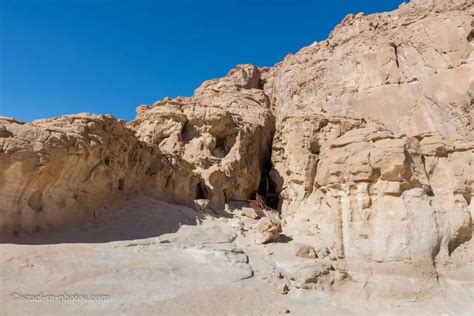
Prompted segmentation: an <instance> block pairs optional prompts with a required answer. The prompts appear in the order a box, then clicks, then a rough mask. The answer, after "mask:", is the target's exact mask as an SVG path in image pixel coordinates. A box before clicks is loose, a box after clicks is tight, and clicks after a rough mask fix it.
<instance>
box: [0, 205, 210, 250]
mask: <svg viewBox="0 0 474 316" xmlns="http://www.w3.org/2000/svg"><path fill="white" fill-rule="evenodd" d="M203 217H204V215H203V214H201V213H198V212H196V211H195V210H193V209H192V208H189V207H186V206H183V205H176V204H168V203H165V202H161V201H158V200H155V199H153V198H149V197H139V198H135V199H132V200H130V201H127V202H125V203H124V204H123V205H121V206H120V207H118V209H117V211H116V212H115V213H114V215H113V216H110V217H108V218H107V219H103V220H101V221H100V222H97V223H91V224H86V225H84V226H82V227H80V228H74V229H69V230H66V231H61V232H58V231H56V232H38V233H32V234H17V235H16V236H11V237H7V238H2V239H1V240H0V243H4V244H5V243H9V244H23V245H46V244H61V243H105V242H112V241H120V240H136V239H145V238H152V237H158V236H160V235H163V234H169V233H174V232H177V231H178V229H179V228H180V226H181V225H196V224H197V222H198V221H199V220H201V219H202V218H203Z"/></svg>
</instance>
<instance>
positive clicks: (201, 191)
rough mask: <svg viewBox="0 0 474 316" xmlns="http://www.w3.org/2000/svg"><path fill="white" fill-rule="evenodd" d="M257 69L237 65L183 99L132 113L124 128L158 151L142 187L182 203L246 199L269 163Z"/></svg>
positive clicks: (269, 132)
mask: <svg viewBox="0 0 474 316" xmlns="http://www.w3.org/2000/svg"><path fill="white" fill-rule="evenodd" d="M259 83H260V70H259V69H258V68H257V67H255V66H251V65H239V66H237V67H236V68H235V69H233V70H232V71H230V72H229V74H228V75H227V77H224V78H222V79H216V80H210V81H206V82H204V83H203V84H202V86H201V87H199V88H198V89H197V90H196V92H195V95H194V96H193V97H190V98H177V99H174V100H170V99H165V100H162V101H160V102H157V103H155V104H153V105H152V106H150V107H147V106H142V107H139V108H138V109H137V112H138V114H137V118H136V119H135V120H134V121H133V122H131V123H130V124H129V126H130V127H131V128H133V129H135V130H136V131H137V136H138V138H139V139H140V140H142V141H144V142H146V143H148V144H150V145H152V146H156V147H158V148H159V150H160V151H161V153H162V155H161V156H160V159H155V160H154V161H153V164H152V170H151V172H154V173H159V176H158V177H156V181H155V182H154V183H151V184H150V188H151V189H150V191H152V192H151V193H152V194H154V195H156V196H158V197H159V198H162V199H165V200H168V201H173V202H179V203H186V204H190V203H191V202H192V201H193V200H195V199H209V207H211V208H212V209H214V210H221V209H223V207H224V204H225V202H226V201H229V200H247V199H249V198H250V197H251V195H252V194H253V193H255V191H256V190H257V189H258V186H259V184H260V178H261V173H262V169H263V164H264V162H265V161H266V160H269V159H270V149H271V139H272V137H273V130H274V117H273V115H272V113H271V111H270V109H269V103H268V100H267V97H266V96H265V94H264V93H263V91H262V90H261V89H259Z"/></svg>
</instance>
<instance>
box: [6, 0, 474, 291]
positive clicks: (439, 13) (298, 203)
mask: <svg viewBox="0 0 474 316" xmlns="http://www.w3.org/2000/svg"><path fill="white" fill-rule="evenodd" d="M473 16H474V7H473V4H472V1H469V0H415V1H412V2H411V3H409V4H403V5H402V6H401V7H400V8H399V9H398V10H396V11H394V12H391V13H385V14H375V15H370V16H364V15H362V14H358V15H355V16H354V15H349V16H347V17H346V18H345V19H344V20H343V21H342V23H341V24H340V25H339V26H338V27H337V28H336V29H335V30H334V31H333V32H332V33H331V35H330V37H329V39H328V40H326V41H323V42H320V43H314V44H313V45H311V46H309V47H306V48H304V49H302V50H301V51H299V52H298V53H296V54H295V55H289V56H287V57H286V58H285V60H284V61H282V62H281V63H279V64H277V65H275V66H274V67H271V68H261V69H260V68H257V67H255V66H252V65H239V66H237V67H236V68H234V69H232V70H231V71H230V72H229V73H228V75H227V76H226V77H224V78H220V79H215V80H210V81H206V82H204V83H203V84H202V85H201V87H199V88H198V89H197V90H196V91H195V93H194V95H193V96H192V97H180V98H176V99H169V98H165V99H164V100H161V101H159V102H156V103H155V104H153V105H151V106H146V105H144V106H140V107H139V108H138V109H137V117H136V119H135V120H133V121H132V122H129V123H127V124H125V123H124V122H117V121H116V120H115V119H113V118H112V117H109V116H91V115H75V116H65V117H60V118H55V119H50V120H42V121H35V122H33V123H31V124H23V123H20V122H17V121H14V120H11V119H0V163H1V164H0V216H1V227H0V229H1V231H2V232H3V233H8V234H11V233H14V232H21V231H26V232H31V231H37V230H40V231H41V230H47V229H49V228H58V227H64V226H68V225H73V224H77V223H78V222H81V221H84V220H87V219H88V218H94V217H97V216H99V215H100V213H101V212H103V211H104V210H106V209H105V208H104V206H106V205H107V204H108V203H111V202H112V201H116V200H117V199H118V198H119V197H124V196H127V195H133V194H134V193H136V194H138V193H140V194H146V195H149V196H153V197H157V198H159V199H161V200H166V201H168V202H172V203H179V204H187V205H190V206H194V207H195V208H196V209H198V210H199V211H202V212H209V213H211V214H214V215H216V214H220V212H223V210H224V206H225V204H226V203H227V202H229V201H235V200H237V201H242V200H248V199H250V198H251V197H252V196H253V195H254V194H255V193H256V192H259V193H260V194H261V195H264V196H266V197H267V202H270V201H269V199H270V197H277V199H276V200H273V202H275V203H274V204H275V205H274V206H275V207H276V208H278V211H280V213H281V216H282V217H283V220H282V222H281V225H280V221H279V219H276V220H275V222H272V221H270V220H269V219H268V218H263V219H261V220H260V221H261V222H260V224H259V226H258V227H257V229H258V230H259V232H260V233H262V236H260V237H261V238H260V239H259V240H257V241H258V242H259V243H266V242H269V241H275V240H276V239H277V238H278V235H279V233H280V230H281V229H282V230H283V233H284V234H286V235H291V237H292V238H293V239H294V240H295V241H296V242H298V243H301V244H304V245H306V246H307V247H308V248H307V249H312V250H311V251H310V254H309V255H308V254H306V256H310V257H311V258H312V259H315V260H316V258H315V257H317V262H316V263H315V264H314V265H312V262H311V260H309V259H311V258H299V259H301V260H303V263H302V266H301V269H300V267H297V268H298V269H299V270H298V269H296V270H295V269H293V270H295V271H300V270H301V272H295V273H296V274H295V275H294V276H293V279H295V280H297V283H298V284H300V285H299V287H302V288H306V286H307V285H308V284H310V287H311V288H312V287H313V285H314V286H316V285H315V284H317V283H318V282H320V281H319V280H325V281H324V282H325V284H326V285H325V286H329V287H330V286H336V285H337V282H336V281H337V278H338V276H344V279H346V276H348V278H349V279H351V280H352V281H354V282H356V283H360V284H368V286H369V287H374V288H378V289H381V288H382V289H386V290H387V293H390V295H395V294H397V295H398V294H400V295H402V296H410V295H418V293H423V291H425V290H426V289H424V287H430V286H432V287H436V286H438V285H439V281H440V280H441V279H442V278H443V275H442V270H443V267H446V266H449V265H450V264H452V263H453V262H454V261H455V262H456V265H458V266H459V265H463V264H464V265H466V264H469V260H470V259H462V260H461V258H471V257H472V256H469V255H466V256H465V255H464V254H463V255H462V256H461V255H460V256H459V257H457V258H456V259H455V258H454V257H455V255H456V254H457V253H458V252H459V251H461V250H462V251H463V252H467V253H472V247H471V248H469V247H468V246H466V245H472V242H471V243H467V242H469V241H470V240H471V239H472V217H473V214H474V206H473V203H472V198H473V195H474V143H473V141H472V140H473V139H474V128H473V119H474V102H473V95H474V66H473V65H474V54H473V38H474V33H473V32H474V31H473V28H474V25H473V24H472V21H473ZM272 206H273V205H272ZM249 217H254V216H252V215H250V216H249ZM276 222H278V224H275V223H276ZM266 246H268V245H266ZM460 246H461V247H460ZM262 247H263V246H262ZM459 249H461V250H459ZM307 252H308V251H306V252H305V251H302V254H303V253H307ZM463 260H464V261H463ZM466 260H467V261H466ZM333 263H334V264H333ZM285 267H286V268H288V265H285ZM293 268H294V267H293ZM290 270H291V269H290ZM293 270H291V271H293ZM341 278H342V277H341ZM406 278H410V280H411V281H412V283H414V284H412V286H411V287H410V289H408V290H407V286H406V284H405V283H406V282H405V281H400V280H406ZM418 280H422V281H423V282H418ZM364 286H365V285H364Z"/></svg>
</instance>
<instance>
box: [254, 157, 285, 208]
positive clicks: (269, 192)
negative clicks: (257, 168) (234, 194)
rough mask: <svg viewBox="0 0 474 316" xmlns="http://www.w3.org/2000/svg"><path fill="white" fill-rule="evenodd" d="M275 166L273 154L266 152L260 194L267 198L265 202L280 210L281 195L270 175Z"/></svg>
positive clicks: (259, 188)
mask: <svg viewBox="0 0 474 316" xmlns="http://www.w3.org/2000/svg"><path fill="white" fill-rule="evenodd" d="M272 168H273V164H272V159H271V154H265V155H264V157H263V160H262V168H261V176H260V184H259V186H258V191H257V192H258V194H260V195H261V196H262V197H263V198H264V199H265V204H266V205H267V206H269V207H271V208H272V209H274V210H277V211H279V210H278V207H279V202H280V195H279V193H278V191H277V186H276V184H275V182H274V181H273V179H272V178H271V177H270V171H271V170H272Z"/></svg>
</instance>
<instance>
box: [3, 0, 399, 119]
mask: <svg viewBox="0 0 474 316" xmlns="http://www.w3.org/2000/svg"><path fill="white" fill-rule="evenodd" d="M401 2H402V1H400V0H383V1H381V0H333V1H309V0H301V1H298V0H293V1H290V0H273V1H270V0H253V1H251V0H235V1H225V0H221V1H198V0H193V1H192V0H176V1H171V0H168V1H166V0H165V1H158V0H156V1H151V0H133V1H132V0H127V1H126V0H62V1H60V0H10V1H9V0H0V116H9V117H15V118H17V119H20V120H23V121H31V120H34V119H38V118H45V117H53V116H59V115H64V114H72V113H79V112H91V113H103V114H106V113H110V114H113V115H115V116H116V117H118V118H122V119H127V120H130V119H133V117H134V116H135V108H136V107H137V106H138V105H139V104H151V103H153V102H154V101H156V100H159V99H162V98H163V97H165V96H170V97H176V96H186V95H191V94H192V92H193V91H194V89H195V88H196V87H198V86H199V85H200V83H201V82H202V81H204V80H207V79H212V78H216V77H221V76H224V75H225V74H226V73H227V72H228V70H229V69H230V68H232V67H233V66H234V65H236V64H241V63H252V64H256V65H258V66H271V65H273V64H275V63H276V62H278V61H280V60H281V59H283V58H284V57H285V55H287V54H288V53H294V52H296V51H297V50H299V49H300V48H302V47H304V46H307V45H309V44H311V43H313V42H314V41H320V40H323V39H325V38H326V37H327V35H328V34H329V32H330V31H331V30H332V28H333V27H334V26H335V25H336V24H338V23H339V22H340V21H341V20H342V18H344V16H345V15H346V14H348V13H357V12H365V13H366V14H368V13H373V12H383V11H390V10H393V9H395V8H397V7H398V5H399V4H400V3H401Z"/></svg>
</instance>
